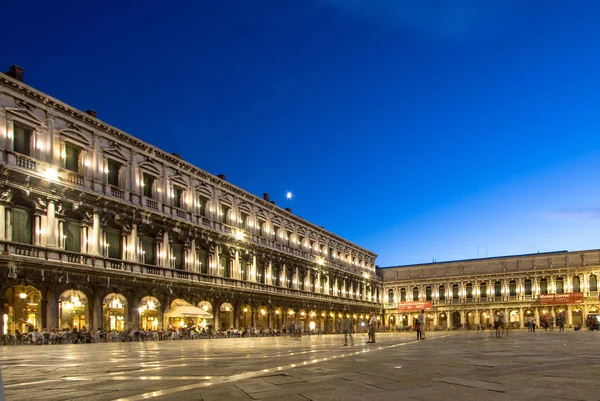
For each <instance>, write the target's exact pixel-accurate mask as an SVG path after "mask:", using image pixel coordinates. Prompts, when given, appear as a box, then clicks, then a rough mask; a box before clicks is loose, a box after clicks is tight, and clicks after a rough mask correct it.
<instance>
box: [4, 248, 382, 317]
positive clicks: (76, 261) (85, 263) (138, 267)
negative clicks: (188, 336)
mask: <svg viewBox="0 0 600 401" xmlns="http://www.w3.org/2000/svg"><path fill="white" fill-rule="evenodd" d="M0 251H3V253H4V254H5V255H18V256H22V257H27V258H30V259H34V258H35V259H38V260H39V262H40V263H43V264H44V266H47V267H51V266H52V262H54V263H56V266H57V267H59V266H60V265H61V264H62V263H70V264H71V266H72V268H75V269H87V270H88V271H94V270H96V271H98V272H101V271H103V270H106V269H109V270H114V271H115V273H117V271H120V272H127V274H129V275H130V274H132V273H133V274H136V275H140V276H144V275H152V276H162V277H166V278H170V279H179V280H183V281H185V282H198V283H207V284H211V285H219V286H223V287H234V288H243V289H247V290H252V291H257V292H263V293H264V292H267V293H273V294H276V295H287V296H291V297H297V298H301V299H312V300H315V301H317V300H318V301H322V302H329V303H344V302H352V303H354V304H356V305H357V306H364V307H373V305H376V304H377V302H376V301H367V300H361V299H357V298H350V297H343V296H342V297H338V296H332V295H328V294H323V293H316V292H310V291H302V290H299V289H294V288H286V287H279V286H272V285H268V284H261V283H258V282H252V281H242V280H237V279H233V278H227V277H221V276H213V275H208V274H202V273H198V272H193V271H186V270H177V269H171V268H166V267H160V266H150V265H145V264H142V263H137V262H130V261H124V260H118V259H109V258H105V257H103V256H100V255H89V254H80V253H76V252H69V251H65V250H62V249H51V248H46V247H42V246H37V245H29V244H17V243H14V242H10V241H0ZM28 262H29V265H32V266H35V261H32V260H29V261H28ZM89 269H92V270H89Z"/></svg>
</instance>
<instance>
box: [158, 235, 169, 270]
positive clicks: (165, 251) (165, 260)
mask: <svg viewBox="0 0 600 401" xmlns="http://www.w3.org/2000/svg"><path fill="white" fill-rule="evenodd" d="M161 248H162V251H161V252H160V258H159V261H158V264H159V266H161V267H171V249H170V248H171V247H170V245H169V233H168V232H166V231H165V232H163V240H162V245H161Z"/></svg>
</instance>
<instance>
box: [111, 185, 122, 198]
mask: <svg viewBox="0 0 600 401" xmlns="http://www.w3.org/2000/svg"><path fill="white" fill-rule="evenodd" d="M110 194H111V195H112V196H114V197H115V198H120V199H125V191H123V190H122V189H119V188H118V187H115V186H111V187H110Z"/></svg>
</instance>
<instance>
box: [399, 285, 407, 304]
mask: <svg viewBox="0 0 600 401" xmlns="http://www.w3.org/2000/svg"><path fill="white" fill-rule="evenodd" d="M400 302H406V288H402V289H400Z"/></svg>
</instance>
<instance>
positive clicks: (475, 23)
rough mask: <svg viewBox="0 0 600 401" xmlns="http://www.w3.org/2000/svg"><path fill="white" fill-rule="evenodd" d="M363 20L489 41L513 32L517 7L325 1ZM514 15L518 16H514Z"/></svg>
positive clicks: (451, 1) (451, 0) (453, 0)
mask: <svg viewBox="0 0 600 401" xmlns="http://www.w3.org/2000/svg"><path fill="white" fill-rule="evenodd" d="M325 2H326V3H327V4H328V5H329V6H330V7H333V8H335V9H338V10H340V11H342V12H346V13H350V14H353V15H354V16H356V17H359V18H368V19H371V20H376V21H378V22H381V23H387V24H393V25H396V26H400V27H403V28H405V29H408V30H410V31H414V32H416V33H418V34H420V35H425V36H430V37H433V38H437V39H447V40H452V41H461V42H462V41H465V40H468V41H473V40H481V39H485V38H489V37H490V36H494V35H496V34H498V33H499V32H501V31H503V30H505V29H508V28H509V25H510V24H509V21H508V20H509V19H510V18H511V11H514V9H515V7H516V5H517V3H516V2H514V1H513V0H506V1H480V0H445V1H434V0H325ZM513 15H514V14H513Z"/></svg>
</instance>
